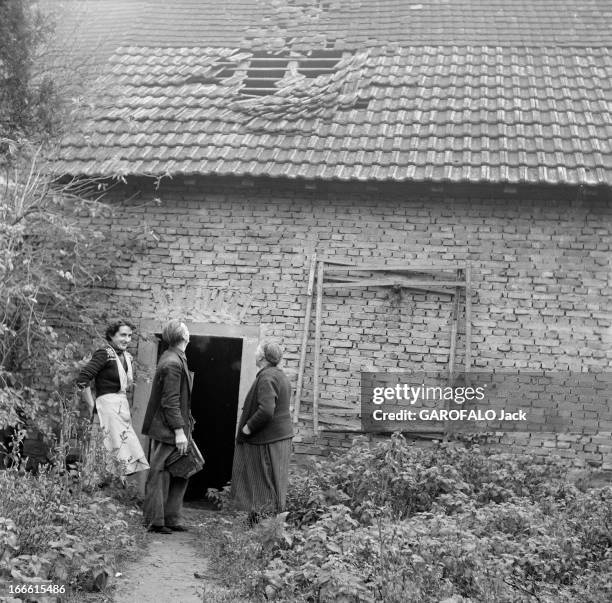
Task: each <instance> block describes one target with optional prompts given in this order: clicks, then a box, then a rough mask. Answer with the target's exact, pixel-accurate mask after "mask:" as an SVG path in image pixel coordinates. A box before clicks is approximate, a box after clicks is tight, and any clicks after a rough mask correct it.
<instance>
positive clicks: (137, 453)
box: [77, 321, 149, 476]
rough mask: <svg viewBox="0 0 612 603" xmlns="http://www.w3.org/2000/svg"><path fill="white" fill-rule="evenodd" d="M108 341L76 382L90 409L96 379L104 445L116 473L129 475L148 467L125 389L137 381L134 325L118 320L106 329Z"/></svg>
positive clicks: (82, 370)
mask: <svg viewBox="0 0 612 603" xmlns="http://www.w3.org/2000/svg"><path fill="white" fill-rule="evenodd" d="M105 336H106V341H108V343H109V345H108V346H106V347H103V348H100V349H98V350H96V352H95V353H94V355H93V357H92V359H91V360H90V361H89V362H88V363H87V365H86V366H84V367H83V368H82V369H81V372H80V373H79V376H78V378H77V385H78V386H79V388H80V389H81V390H82V392H83V398H84V400H85V401H86V402H87V405H88V407H89V409H90V412H91V413H93V411H94V399H93V395H92V392H91V388H90V385H89V384H90V382H91V381H92V379H93V380H95V387H96V400H95V407H96V409H97V411H98V417H99V419H100V426H101V428H102V431H103V433H104V446H105V447H106V449H107V450H108V451H109V452H110V453H112V454H113V456H114V459H115V460H116V461H117V467H115V471H114V472H115V473H118V474H119V475H120V476H125V475H130V474H132V473H136V472H137V471H144V470H145V469H148V468H149V464H148V463H147V460H146V457H145V454H144V451H143V450H142V447H141V445H140V442H139V440H138V437H137V436H136V433H135V432H134V428H133V427H132V417H131V415H130V406H129V402H128V399H127V394H126V392H127V391H128V389H129V388H130V387H131V386H132V383H133V381H134V376H133V371H132V357H131V355H130V354H129V352H128V351H127V347H128V345H129V343H130V341H131V340H132V325H131V324H130V323H128V322H127V321H117V322H115V323H112V324H110V325H109V326H108V328H107V329H106V333H105Z"/></svg>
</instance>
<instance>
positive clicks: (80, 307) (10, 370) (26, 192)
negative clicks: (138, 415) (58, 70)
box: [0, 143, 109, 432]
mask: <svg viewBox="0 0 612 603" xmlns="http://www.w3.org/2000/svg"><path fill="white" fill-rule="evenodd" d="M11 146H12V154H11V155H10V157H9V159H8V160H6V161H4V162H3V164H2V165H1V171H0V291H1V295H0V429H3V428H6V427H8V426H15V425H19V424H24V423H25V422H32V421H34V422H35V423H36V425H37V427H38V428H39V429H41V430H43V431H45V432H50V430H51V429H52V428H53V427H54V426H55V427H57V419H58V417H59V413H58V412H55V411H56V410H57V409H55V406H56V401H57V396H49V395H41V388H42V389H46V390H47V392H48V391H49V390H53V391H59V390H61V389H62V387H63V385H65V384H66V383H68V382H70V381H71V380H72V379H73V378H74V370H75V366H76V364H77V362H78V361H79V360H81V359H82V357H83V355H84V354H85V353H86V350H85V349H82V348H81V346H80V343H79V342H80V341H81V340H82V339H83V337H84V336H85V339H86V340H87V343H88V345H91V344H90V342H91V339H92V335H93V332H94V326H95V325H96V323H99V321H100V319H101V317H102V316H103V315H104V313H105V312H106V311H107V308H105V304H104V300H103V299H101V297H100V295H99V294H97V295H96V293H95V291H94V289H93V287H94V286H95V285H96V284H98V283H99V282H100V281H101V279H102V278H104V276H105V274H107V272H108V271H109V267H108V265H107V264H106V262H105V258H104V254H102V253H101V252H102V250H103V248H104V247H105V246H106V245H107V241H106V238H107V237H108V235H107V234H105V233H103V232H101V231H93V232H92V231H91V230H84V229H83V228H82V227H81V225H80V223H79V216H80V215H83V214H88V215H92V214H97V213H101V212H106V211H108V209H107V208H106V207H105V206H104V205H103V204H101V203H100V202H99V201H98V200H91V199H86V198H85V197H83V196H82V193H83V192H84V191H85V188H84V187H85V184H83V183H77V182H70V183H65V184H58V183H57V182H54V181H53V180H52V179H51V178H50V177H49V176H47V175H46V174H45V172H44V170H43V167H42V162H41V161H40V160H39V157H38V154H37V152H36V151H32V149H31V148H28V147H27V146H16V145H15V144H14V143H11ZM86 184H87V186H89V187H90V186H91V183H86ZM58 326H61V327H65V328H66V329H67V330H66V331H65V333H67V335H66V336H64V337H62V335H61V331H59V330H58V328H57V327H58ZM87 351H90V350H87ZM49 405H51V406H52V408H49ZM54 422H55V425H54Z"/></svg>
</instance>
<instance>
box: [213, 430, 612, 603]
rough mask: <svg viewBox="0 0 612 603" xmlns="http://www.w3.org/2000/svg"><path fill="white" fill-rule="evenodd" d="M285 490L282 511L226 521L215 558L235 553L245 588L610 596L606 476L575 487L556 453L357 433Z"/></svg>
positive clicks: (611, 519)
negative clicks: (249, 527)
mask: <svg viewBox="0 0 612 603" xmlns="http://www.w3.org/2000/svg"><path fill="white" fill-rule="evenodd" d="M288 494H289V496H288V515H286V514H283V515H280V516H278V517H277V518H272V519H271V520H269V521H267V522H266V523H264V524H262V525H260V526H258V527H257V528H256V529H254V530H253V531H251V532H247V533H246V534H245V533H244V531H243V530H242V531H240V533H239V534H237V533H236V532H231V533H230V536H229V537H228V538H227V539H226V549H225V550H224V551H223V552H222V554H221V555H220V556H219V563H223V560H224V559H229V558H230V557H231V556H233V555H236V554H238V549H239V550H240V553H239V554H240V562H239V567H240V571H241V573H242V574H243V575H244V574H247V576H248V578H247V580H249V581H250V585H251V591H250V596H253V597H261V598H264V597H265V598H267V599H268V600H279V601H385V602H390V603H393V602H397V603H400V602H402V603H403V602H404V601H415V602H424V603H429V602H431V603H434V602H435V603H439V602H440V601H446V602H447V603H450V602H453V603H459V602H461V601H473V602H475V601H487V602H489V601H491V602H504V603H506V602H513V603H518V602H527V601H540V602H546V603H553V602H555V603H556V602H557V601H561V602H566V603H569V602H570V601H604V600H611V596H612V581H610V579H609V576H610V575H612V572H611V570H612V487H611V486H608V487H606V488H600V489H595V488H582V489H579V488H578V487H576V485H574V484H573V483H572V482H570V481H569V480H568V479H567V477H566V470H565V469H564V467H563V465H562V464H561V463H560V462H558V461H556V460H554V459H541V458H539V457H537V456H535V455H530V454H524V455H510V454H487V453H485V452H483V451H481V450H480V449H479V448H478V447H477V446H476V447H473V448H470V449H466V448H463V447H459V446H456V445H437V446H431V447H428V448H419V447H416V446H413V445H410V444H408V443H407V442H406V441H405V440H404V439H403V438H402V437H401V436H393V437H392V438H390V439H388V440H386V441H383V442H380V443H378V444H375V445H369V444H368V443H367V442H366V441H364V440H363V439H361V440H357V441H356V442H355V443H354V445H353V447H352V448H351V449H350V450H349V451H348V452H347V453H345V454H342V455H340V456H337V457H335V458H332V459H328V460H325V461H322V462H318V463H316V465H315V466H313V468H312V469H311V470H309V471H301V472H300V473H296V474H295V475H293V476H292V478H291V485H290V489H289V493H288ZM254 560H256V562H255V561H254ZM233 579H234V580H235V579H236V576H233Z"/></svg>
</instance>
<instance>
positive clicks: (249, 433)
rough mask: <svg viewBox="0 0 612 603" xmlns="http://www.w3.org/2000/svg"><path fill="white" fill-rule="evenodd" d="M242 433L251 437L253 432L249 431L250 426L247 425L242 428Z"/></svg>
mask: <svg viewBox="0 0 612 603" xmlns="http://www.w3.org/2000/svg"><path fill="white" fill-rule="evenodd" d="M242 433H243V434H244V435H251V430H250V429H249V426H248V425H246V424H245V425H244V426H243V427H242Z"/></svg>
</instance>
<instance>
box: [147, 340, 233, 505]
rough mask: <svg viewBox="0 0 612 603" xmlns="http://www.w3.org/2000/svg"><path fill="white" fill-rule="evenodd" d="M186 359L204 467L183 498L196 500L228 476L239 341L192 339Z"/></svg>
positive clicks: (231, 449)
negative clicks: (191, 384)
mask: <svg viewBox="0 0 612 603" xmlns="http://www.w3.org/2000/svg"><path fill="white" fill-rule="evenodd" d="M163 347H164V346H163V344H160V348H159V352H160V355H161V352H162V348H163ZM186 355H187V363H188V365H189V370H191V371H193V373H194V379H193V390H192V392H191V413H192V415H193V418H194V419H195V421H196V424H195V428H194V432H193V437H194V439H195V442H196V444H197V445H198V448H199V449H200V450H201V451H202V455H203V456H204V459H205V461H206V464H205V465H204V469H203V470H202V471H200V472H199V473H196V475H194V476H193V477H192V478H191V479H190V480H189V487H188V488H187V493H186V495H185V498H186V499H190V500H199V499H202V498H204V495H205V494H206V490H207V489H208V488H223V486H225V485H226V484H227V483H228V482H229V481H230V479H231V476H232V461H233V458H234V441H235V434H236V419H237V412H238V392H239V387H240V359H241V356H242V339H239V338H230V337H208V336H201V335H192V336H191V337H190V341H189V345H188V346H187V350H186Z"/></svg>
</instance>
